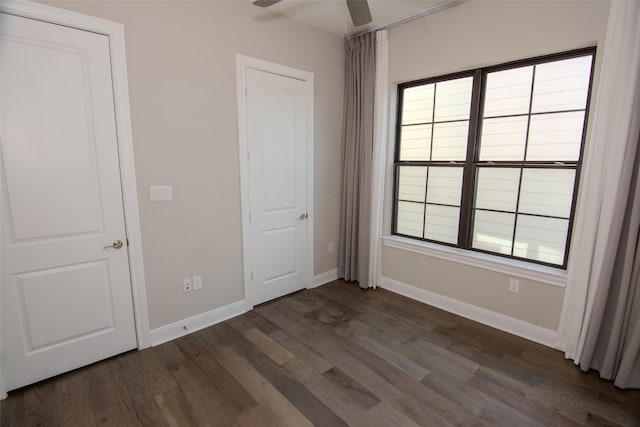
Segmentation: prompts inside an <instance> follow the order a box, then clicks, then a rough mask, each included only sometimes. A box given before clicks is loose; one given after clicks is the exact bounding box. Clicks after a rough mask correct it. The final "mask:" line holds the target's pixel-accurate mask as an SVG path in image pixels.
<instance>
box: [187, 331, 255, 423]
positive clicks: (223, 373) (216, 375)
mask: <svg viewBox="0 0 640 427" xmlns="http://www.w3.org/2000/svg"><path fill="white" fill-rule="evenodd" d="M177 345H178V348H180V351H181V352H182V353H183V354H184V355H185V356H186V357H187V358H188V359H189V360H190V361H191V362H192V363H193V364H194V365H195V366H197V367H198V369H199V370H200V371H201V372H202V373H203V374H204V375H205V376H206V377H207V378H208V380H209V382H210V383H211V384H212V385H213V386H214V387H215V388H217V389H218V390H219V392H220V394H221V395H222V396H225V398H226V401H227V402H229V404H230V405H231V406H233V407H234V410H235V411H236V412H237V413H242V412H244V411H246V410H247V409H250V408H252V407H254V406H256V405H257V402H256V401H255V399H254V398H253V397H252V396H251V394H250V393H248V392H247V390H246V389H245V388H244V387H242V385H241V384H240V383H238V381H237V380H236V379H235V378H234V377H233V375H231V374H230V373H229V371H227V370H226V369H225V368H224V367H223V366H222V365H221V364H220V363H219V362H218V361H217V360H216V359H215V358H214V357H213V356H212V355H211V353H210V352H209V351H208V350H207V349H206V348H205V347H204V346H203V345H202V343H201V342H200V341H198V340H197V338H196V337H193V336H186V337H182V338H181V339H179V340H177Z"/></svg>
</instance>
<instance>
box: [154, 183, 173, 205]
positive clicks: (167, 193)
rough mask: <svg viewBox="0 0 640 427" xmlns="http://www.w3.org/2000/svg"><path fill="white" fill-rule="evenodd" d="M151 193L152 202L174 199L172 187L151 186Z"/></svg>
mask: <svg viewBox="0 0 640 427" xmlns="http://www.w3.org/2000/svg"><path fill="white" fill-rule="evenodd" d="M149 193H151V201H152V202H159V201H162V200H172V199H173V191H172V189H171V186H170V185H151V186H149Z"/></svg>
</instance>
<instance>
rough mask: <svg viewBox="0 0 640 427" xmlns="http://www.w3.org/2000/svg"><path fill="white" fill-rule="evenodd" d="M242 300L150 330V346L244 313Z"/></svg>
mask: <svg viewBox="0 0 640 427" xmlns="http://www.w3.org/2000/svg"><path fill="white" fill-rule="evenodd" d="M246 312H247V310H245V302H244V300H240V301H236V302H233V303H231V304H227V305H225V306H222V307H218V308H214V309H213V310H209V311H205V312H204V313H200V314H196V315H195V316H191V317H187V318H186V319H182V320H179V321H177V322H173V323H170V324H168V325H164V326H161V327H159V328H155V329H152V330H151V331H150V332H149V336H150V338H151V345H152V346H153V347H155V346H157V345H160V344H163V343H166V342H168V341H171V340H175V339H176V338H180V337H182V336H185V335H189V334H191V333H193V332H195V331H199V330H200V329H204V328H208V327H209V326H212V325H215V324H217V323H220V322H224V321H225V320H227V319H231V318H232V317H236V316H239V315H241V314H244V313H246Z"/></svg>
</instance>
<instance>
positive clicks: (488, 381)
mask: <svg viewBox="0 0 640 427" xmlns="http://www.w3.org/2000/svg"><path fill="white" fill-rule="evenodd" d="M500 378H504V377H503V376H502V377H501V376H499V375H498V374H496V373H494V372H492V371H491V370H488V369H487V370H484V369H482V368H481V369H480V370H479V371H478V373H477V374H476V375H474V377H473V378H472V379H471V380H470V381H469V382H468V383H467V384H469V385H470V386H471V387H473V388H475V389H476V390H480V391H482V392H483V393H485V394H487V395H490V396H493V397H494V398H495V399H496V400H499V401H500V402H503V403H504V404H506V405H507V406H510V407H511V408H513V409H515V410H516V411H518V412H519V413H520V414H522V415H524V416H526V417H528V418H529V419H531V420H535V421H536V422H538V423H539V424H540V425H563V426H577V425H579V424H580V423H578V422H576V421H573V420H570V419H569V418H567V417H565V416H564V415H561V414H558V413H556V412H554V411H553V410H550V409H548V408H545V407H544V406H541V405H540V404H538V403H537V402H535V401H533V400H530V399H528V398H527V397H526V396H525V394H524V393H523V391H522V390H519V389H518V388H516V387H509V386H506V385H507V382H505V381H501V380H500Z"/></svg>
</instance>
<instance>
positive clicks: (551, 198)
mask: <svg viewBox="0 0 640 427" xmlns="http://www.w3.org/2000/svg"><path fill="white" fill-rule="evenodd" d="M575 175H576V171H575V170H573V169H559V170H558V169H555V170H554V169H525V170H524V171H523V173H522V186H521V189H520V207H519V209H518V210H519V212H520V213H530V214H538V215H548V216H559V217H564V218H569V215H570V214H571V200H572V199H573V183H574V180H575Z"/></svg>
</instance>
